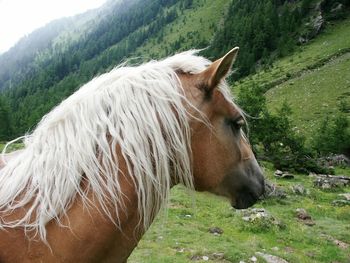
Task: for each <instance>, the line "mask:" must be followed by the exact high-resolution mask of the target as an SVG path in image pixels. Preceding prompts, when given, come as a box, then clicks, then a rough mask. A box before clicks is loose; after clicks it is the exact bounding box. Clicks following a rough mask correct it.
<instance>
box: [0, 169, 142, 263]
mask: <svg viewBox="0 0 350 263" xmlns="http://www.w3.org/2000/svg"><path fill="white" fill-rule="evenodd" d="M121 168H122V170H123V171H124V172H125V170H126V169H124V168H125V167H124V168H123V167H121ZM124 174H126V175H125V176H121V177H120V185H121V188H122V189H123V193H124V195H123V198H124V200H123V201H124V204H125V207H124V208H119V207H118V208H117V210H116V208H115V207H114V206H113V205H110V206H108V208H109V209H110V213H111V215H112V216H117V214H118V218H119V220H118V222H119V224H118V226H117V225H116V224H114V223H113V222H112V220H111V219H110V218H108V216H106V215H105V213H103V212H102V207H101V206H100V204H99V203H98V202H97V201H96V203H95V204H94V205H93V206H90V207H87V206H86V203H85V204H84V201H83V200H82V199H81V198H80V197H77V198H76V200H75V202H74V203H73V205H72V206H71V208H70V209H69V210H68V212H67V215H66V216H64V217H63V218H62V221H61V223H62V224H63V225H65V226H67V227H62V226H59V225H58V224H57V223H56V222H55V221H54V220H52V221H50V222H49V223H48V224H47V226H46V229H47V241H48V244H49V246H47V245H46V244H44V242H37V241H34V242H33V241H31V240H30V239H28V237H26V236H25V233H24V231H18V229H8V230H7V231H0V258H1V259H2V260H4V262H27V261H28V259H30V260H33V261H43V262H62V261H64V262H76V263H80V262H81V263H82V262H126V260H127V258H128V257H129V255H130V254H131V252H132V251H133V249H134V248H135V247H136V246H137V244H138V242H139V240H140V239H141V237H142V235H143V234H144V232H145V229H144V228H143V227H142V226H143V224H142V223H140V222H142V221H141V220H140V214H139V210H138V198H137V194H136V188H135V185H134V184H133V183H132V180H131V177H130V175H127V173H124ZM83 187H84V186H83ZM88 198H89V200H92V201H94V200H97V198H96V196H95V194H94V193H93V192H92V191H90V192H89V193H88ZM113 211H114V212H113ZM116 211H118V213H116ZM12 216H13V217H15V216H16V215H15V214H13V215H12ZM17 216H18V215H17ZM29 235H30V233H29ZM2 244H5V245H2ZM4 246H5V247H4ZM28 247H30V248H31V249H30V250H27V249H26V248H28ZM18 248H23V249H18ZM1 251H5V252H6V254H2V252H1ZM77 251H79V253H77ZM5 252H4V253H5ZM7 256H8V257H9V258H6V257H7ZM1 262H3V261H1Z"/></svg>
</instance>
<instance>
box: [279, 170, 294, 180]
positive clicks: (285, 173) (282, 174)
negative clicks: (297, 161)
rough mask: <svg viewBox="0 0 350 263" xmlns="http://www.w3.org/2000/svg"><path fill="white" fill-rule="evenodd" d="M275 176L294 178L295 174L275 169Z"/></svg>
mask: <svg viewBox="0 0 350 263" xmlns="http://www.w3.org/2000/svg"><path fill="white" fill-rule="evenodd" d="M275 177H277V178H284V179H293V178H294V175H292V174H291V173H288V172H282V171H280V170H276V171H275Z"/></svg>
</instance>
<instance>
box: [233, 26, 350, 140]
mask: <svg viewBox="0 0 350 263" xmlns="http://www.w3.org/2000/svg"><path fill="white" fill-rule="evenodd" d="M251 85H258V86H260V87H263V88H264V89H265V90H267V92H266V97H267V102H268V106H269V108H270V109H272V110H273V111H274V110H276V109H278V108H280V107H281V106H282V104H283V102H284V101H286V102H287V103H288V104H289V105H290V106H291V108H292V115H291V117H292V120H293V122H294V124H295V129H297V130H298V131H299V132H300V133H301V134H303V135H305V136H306V138H307V139H310V138H311V137H312V136H313V134H315V132H317V131H318V129H319V126H320V123H321V122H322V120H323V119H324V118H325V117H326V116H328V117H329V118H330V119H332V118H333V117H334V116H335V114H336V113H337V112H339V110H338V109H339V107H340V106H342V105H343V108H344V111H345V112H344V114H347V116H348V118H350V111H349V106H350V19H346V20H343V21H340V22H337V23H334V24H333V25H329V26H328V27H327V28H326V30H325V31H324V32H323V33H322V34H321V35H320V36H319V37H317V38H316V39H314V40H313V41H311V42H310V43H309V44H308V45H305V46H301V47H299V49H298V50H297V51H296V52H295V53H293V54H292V55H290V56H287V57H285V58H282V59H280V60H277V61H276V62H275V63H273V66H272V67H271V68H269V69H266V70H261V71H259V72H257V74H255V75H252V76H249V77H247V78H244V79H242V80H241V81H239V82H237V83H236V86H235V89H236V91H237V92H244V90H245V89H247V88H248V87H249V86H251ZM341 104H342V105H341Z"/></svg>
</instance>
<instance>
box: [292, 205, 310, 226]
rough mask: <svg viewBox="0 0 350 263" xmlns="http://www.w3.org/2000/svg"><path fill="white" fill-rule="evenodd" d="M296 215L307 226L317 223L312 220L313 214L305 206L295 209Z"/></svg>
mask: <svg viewBox="0 0 350 263" xmlns="http://www.w3.org/2000/svg"><path fill="white" fill-rule="evenodd" d="M295 212H296V216H297V218H298V219H299V221H300V222H302V223H303V224H305V225H307V226H313V225H315V222H314V221H313V220H312V218H311V216H310V215H309V214H308V213H307V212H306V210H305V209H304V208H297V209H296V210H295Z"/></svg>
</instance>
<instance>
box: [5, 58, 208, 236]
mask: <svg viewBox="0 0 350 263" xmlns="http://www.w3.org/2000/svg"><path fill="white" fill-rule="evenodd" d="M194 54H195V51H188V52H184V53H181V54H178V55H175V56H173V57H170V58H167V59H165V60H163V61H159V62H156V61H153V62H149V63H147V64H144V65H141V66H138V67H119V68H115V69H114V70H112V71H111V72H109V73H106V74H103V75H101V76H99V77H97V78H95V79H93V80H92V81H90V82H89V83H87V84H85V85H84V86H83V87H81V88H80V89H79V90H78V91H77V92H75V93H74V94H73V95H72V96H70V97H69V98H67V99H66V100H64V101H63V102H62V103H61V104H60V105H59V106H57V107H56V108H55V109H54V110H52V111H51V112H50V113H48V114H47V115H46V116H45V117H44V118H43V119H42V120H41V122H40V123H39V124H38V126H37V128H36V129H35V130H34V131H33V133H32V134H30V135H27V136H25V148H24V150H23V151H22V152H21V153H20V154H19V155H18V157H16V158H14V159H13V160H11V161H10V162H9V163H8V164H7V165H6V166H5V168H3V169H2V170H1V171H0V211H1V212H2V213H4V214H10V213H11V212H12V211H13V210H14V209H16V208H19V207H23V206H27V208H28V210H27V213H26V214H25V215H24V216H23V217H22V218H20V219H18V220H11V221H9V220H5V219H4V217H3V218H0V228H14V227H24V228H25V230H26V231H28V230H29V231H32V230H34V231H37V233H38V234H39V235H40V238H41V239H43V240H46V229H45V225H46V224H47V223H48V222H49V221H50V220H52V219H55V220H57V221H58V222H60V217H61V216H63V215H65V214H66V212H67V210H68V209H69V207H70V205H71V204H72V202H73V200H74V199H75V198H76V197H77V195H79V196H81V197H82V199H83V201H84V202H85V204H87V205H91V204H92V202H91V200H88V198H87V192H88V191H93V192H94V194H95V196H96V197H97V200H98V202H99V203H100V205H101V206H102V209H103V212H104V213H106V215H108V216H109V217H110V219H111V220H113V222H115V223H116V225H117V226H118V218H117V219H116V218H112V215H111V212H110V211H109V210H108V209H107V207H106V201H108V202H112V203H113V204H114V205H115V207H116V211H115V212H117V213H118V209H117V208H118V207H119V208H120V207H122V208H123V205H124V204H123V203H122V201H121V200H122V198H121V196H122V194H123V193H122V189H121V187H120V184H119V178H120V177H121V176H123V174H122V173H121V172H120V171H119V169H118V168H119V165H118V162H117V161H116V160H118V158H117V156H116V151H115V149H116V148H117V146H118V147H120V151H121V154H122V156H123V158H124V159H125V161H126V163H127V166H128V169H129V171H132V175H133V178H134V181H135V182H134V183H135V185H136V187H137V194H138V209H139V211H140V213H141V215H143V222H142V223H143V224H144V226H145V227H148V226H149V224H150V220H151V217H152V214H153V213H154V211H155V210H157V209H158V208H160V206H161V205H162V204H163V203H164V201H166V200H167V199H168V196H169V191H170V186H171V176H177V178H176V179H177V181H178V182H180V183H182V184H184V185H185V186H187V187H190V188H192V187H193V182H192V180H193V179H192V174H191V150H190V128H189V115H188V112H187V111H186V108H185V107H184V102H186V98H185V97H184V95H183V89H182V87H181V83H180V81H179V79H178V77H177V75H176V73H175V71H176V70H181V71H184V72H190V73H198V72H200V71H202V70H204V69H205V68H206V67H207V66H208V64H210V61H208V60H206V59H204V58H202V57H198V56H195V55H194ZM102 175H103V176H102ZM82 180H86V183H87V184H88V187H87V188H88V189H85V190H84V189H82V187H81V185H82Z"/></svg>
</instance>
